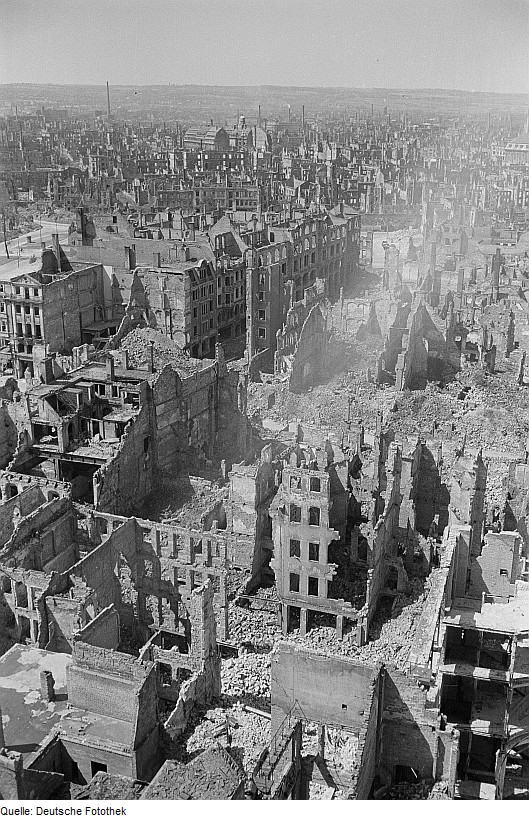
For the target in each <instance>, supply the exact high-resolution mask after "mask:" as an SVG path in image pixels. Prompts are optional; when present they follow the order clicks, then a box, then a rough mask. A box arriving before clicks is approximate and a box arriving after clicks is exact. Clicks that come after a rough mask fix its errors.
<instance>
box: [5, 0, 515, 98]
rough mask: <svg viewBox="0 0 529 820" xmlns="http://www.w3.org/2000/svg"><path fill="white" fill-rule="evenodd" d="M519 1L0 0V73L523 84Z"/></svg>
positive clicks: (120, 79)
mask: <svg viewBox="0 0 529 820" xmlns="http://www.w3.org/2000/svg"><path fill="white" fill-rule="evenodd" d="M528 44H529V0H318V2H316V1H315V0H0V82H2V83H14V82H26V83H28V82H40V83H59V84H60V83H88V84H102V83H104V81H105V80H106V79H108V80H109V82H110V83H111V84H131V85H139V84H142V85H147V84H155V83H156V84H157V83H168V82H171V83H176V84H187V83H195V84H199V85H202V84H212V85H254V84H266V85H303V86H348V87H362V86H365V87H379V88H383V87H386V88H452V89H463V90H469V91H471V90H476V91H499V92H527V91H528V90H529V47H528Z"/></svg>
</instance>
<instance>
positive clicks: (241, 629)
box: [229, 601, 281, 651]
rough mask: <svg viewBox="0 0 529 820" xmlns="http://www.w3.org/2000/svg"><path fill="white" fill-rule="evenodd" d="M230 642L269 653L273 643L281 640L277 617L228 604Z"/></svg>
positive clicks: (231, 603)
mask: <svg viewBox="0 0 529 820" xmlns="http://www.w3.org/2000/svg"><path fill="white" fill-rule="evenodd" d="M229 619H230V640H231V641H233V642H235V643H237V644H246V645H250V646H252V647H253V648H254V649H257V650H261V651H263V650H265V651H270V650H271V649H272V647H273V645H274V641H277V640H279V639H280V638H281V630H280V629H279V627H278V625H277V616H276V614H275V613H273V612H267V611H266V610H258V611H253V610H249V609H243V608H242V607H240V606H237V605H236V604H235V603H234V602H233V601H230V603H229Z"/></svg>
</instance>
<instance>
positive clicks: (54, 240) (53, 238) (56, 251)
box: [51, 233, 61, 273]
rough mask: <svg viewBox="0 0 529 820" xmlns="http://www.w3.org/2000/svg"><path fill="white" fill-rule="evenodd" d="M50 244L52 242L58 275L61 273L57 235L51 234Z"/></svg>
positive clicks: (59, 246)
mask: <svg viewBox="0 0 529 820" xmlns="http://www.w3.org/2000/svg"><path fill="white" fill-rule="evenodd" d="M51 242H52V246H53V253H54V254H55V256H56V257H57V265H58V268H59V273H60V271H61V245H60V242H59V234H58V233H52V235H51Z"/></svg>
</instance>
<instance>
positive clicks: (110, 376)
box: [105, 356, 116, 381]
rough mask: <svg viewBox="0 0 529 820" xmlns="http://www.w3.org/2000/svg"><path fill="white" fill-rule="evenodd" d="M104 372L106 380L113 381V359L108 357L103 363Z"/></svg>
mask: <svg viewBox="0 0 529 820" xmlns="http://www.w3.org/2000/svg"><path fill="white" fill-rule="evenodd" d="M105 366H106V371H107V379H108V380H109V381H114V370H115V366H116V365H115V362H114V357H113V356H109V357H108V358H107V360H106V362H105Z"/></svg>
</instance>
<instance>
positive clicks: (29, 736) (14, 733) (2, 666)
mask: <svg viewBox="0 0 529 820" xmlns="http://www.w3.org/2000/svg"><path fill="white" fill-rule="evenodd" d="M70 662H71V657H70V655H64V654H62V653H58V652H47V651H46V650H45V649H37V648H36V647H34V646H24V645H22V644H15V646H13V647H11V649H9V650H8V651H7V652H6V653H5V655H2V657H1V658H0V704H1V706H2V715H3V722H4V736H5V742H6V746H7V747H8V748H9V749H11V750H12V751H18V752H23V753H28V754H29V753H30V752H33V751H35V749H37V747H38V745H39V744H40V743H41V741H42V740H43V739H44V738H45V737H46V735H47V734H49V732H51V730H52V729H54V728H55V726H56V724H57V723H58V721H59V720H60V718H61V717H62V716H63V715H64V714H65V713H66V711H67V694H66V667H67V666H68V664H69V663H70ZM45 670H48V671H50V672H51V673H52V674H53V678H54V680H55V694H56V697H57V699H56V700H55V701H54V702H52V703H48V702H47V701H46V700H43V698H42V697H41V694H40V673H41V672H43V671H45Z"/></svg>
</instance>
